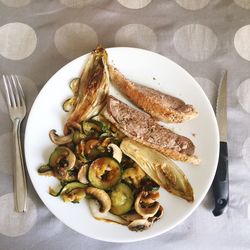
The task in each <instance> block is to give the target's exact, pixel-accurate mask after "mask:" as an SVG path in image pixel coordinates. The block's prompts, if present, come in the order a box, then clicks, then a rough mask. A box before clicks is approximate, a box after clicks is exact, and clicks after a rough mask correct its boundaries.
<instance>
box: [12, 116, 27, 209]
mask: <svg viewBox="0 0 250 250" xmlns="http://www.w3.org/2000/svg"><path fill="white" fill-rule="evenodd" d="M20 126H21V120H20V119H15V120H14V123H13V137H14V149H15V151H14V154H15V168H14V191H15V208H16V211H17V212H26V209H27V208H26V203H27V186H26V177H25V170H24V161H23V153H22V145H21V139H20Z"/></svg>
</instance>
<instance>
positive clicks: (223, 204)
mask: <svg viewBox="0 0 250 250" xmlns="http://www.w3.org/2000/svg"><path fill="white" fill-rule="evenodd" d="M215 113H216V117H217V122H218V127H219V134H220V152H219V161H218V166H217V170H216V174H215V177H214V180H213V184H212V189H213V196H214V202H215V208H214V210H213V214H214V216H219V215H221V214H223V213H224V212H225V211H226V208H227V205H228V200H229V179H228V150H227V71H226V72H225V73H224V75H223V77H222V80H221V82H220V85H219V89H218V96H217V104H216V111H215Z"/></svg>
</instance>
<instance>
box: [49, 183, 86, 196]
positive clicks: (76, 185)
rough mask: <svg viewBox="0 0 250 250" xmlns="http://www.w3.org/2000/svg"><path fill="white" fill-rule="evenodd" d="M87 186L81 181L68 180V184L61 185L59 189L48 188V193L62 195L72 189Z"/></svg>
mask: <svg viewBox="0 0 250 250" xmlns="http://www.w3.org/2000/svg"><path fill="white" fill-rule="evenodd" d="M86 187H87V185H86V184H83V183H81V182H78V181H74V182H70V183H68V184H66V185H65V186H63V187H61V188H60V189H59V191H55V190H54V189H53V188H51V187H50V188H49V194H50V195H52V196H55V197H56V196H59V195H62V194H68V193H70V192H71V191H72V190H74V189H79V188H81V189H85V188H86Z"/></svg>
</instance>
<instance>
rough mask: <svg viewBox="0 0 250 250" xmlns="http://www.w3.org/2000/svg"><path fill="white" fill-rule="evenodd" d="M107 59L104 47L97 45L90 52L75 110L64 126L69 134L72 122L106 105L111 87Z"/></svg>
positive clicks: (90, 115)
mask: <svg viewBox="0 0 250 250" xmlns="http://www.w3.org/2000/svg"><path fill="white" fill-rule="evenodd" d="M107 61H108V55H107V52H106V51H105V49H104V48H102V47H97V48H96V49H95V50H94V51H93V52H92V53H91V54H90V56H89V58H88V61H87V63H86V65H85V67H84V70H83V72H82V74H81V77H80V83H79V87H78V92H77V93H76V98H77V99H76V102H75V105H74V107H73V111H72V112H71V114H70V116H69V118H68V120H67V122H66V124H65V126H64V133H65V134H68V132H69V128H70V127H71V126H72V124H74V123H79V122H81V121H83V120H87V119H89V118H90V117H92V116H94V115H96V114H98V113H99V112H100V110H101V109H102V108H103V106H104V105H105V101H106V97H107V94H108V88H109V72H108V66H107Z"/></svg>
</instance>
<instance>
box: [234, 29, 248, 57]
mask: <svg viewBox="0 0 250 250" xmlns="http://www.w3.org/2000/svg"><path fill="white" fill-rule="evenodd" d="M249 41H250V25H246V26H243V27H242V28H240V29H239V30H238V31H237V32H236V34H235V36H234V46H235V49H236V51H237V52H238V53H239V55H240V56H241V57H243V58H244V59H246V60H248V61H250V46H249Z"/></svg>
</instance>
